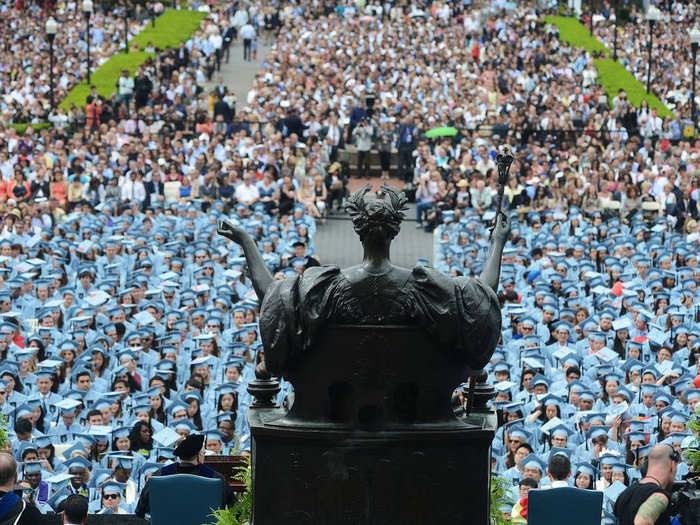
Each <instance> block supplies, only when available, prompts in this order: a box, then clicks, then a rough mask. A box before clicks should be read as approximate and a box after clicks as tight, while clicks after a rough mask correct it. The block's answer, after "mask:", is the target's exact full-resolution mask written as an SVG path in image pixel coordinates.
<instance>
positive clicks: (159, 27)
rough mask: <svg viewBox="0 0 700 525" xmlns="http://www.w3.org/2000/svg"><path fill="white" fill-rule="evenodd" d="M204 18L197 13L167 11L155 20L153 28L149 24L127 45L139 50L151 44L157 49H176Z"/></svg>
mask: <svg viewBox="0 0 700 525" xmlns="http://www.w3.org/2000/svg"><path fill="white" fill-rule="evenodd" d="M206 16H207V14H206V13H200V12H199V11H184V10H182V11H180V10H176V9H168V10H167V11H165V13H163V14H162V15H161V16H159V17H158V18H156V26H155V27H153V26H152V25H151V24H150V23H149V24H148V25H147V26H146V27H145V28H144V30H143V31H141V32H140V33H139V34H138V35H136V36H135V37H134V38H133V39H132V41H131V42H129V45H130V46H131V45H133V44H134V43H135V44H137V45H138V46H139V49H144V48H145V47H146V44H148V43H149V42H151V43H152V44H153V45H154V46H155V47H157V48H159V49H165V48H166V47H177V46H178V45H179V43H180V42H182V41H185V40H187V39H188V38H189V37H190V35H191V34H192V33H194V32H195V31H196V30H197V29H198V28H199V24H201V23H202V20H204V19H205V18H206Z"/></svg>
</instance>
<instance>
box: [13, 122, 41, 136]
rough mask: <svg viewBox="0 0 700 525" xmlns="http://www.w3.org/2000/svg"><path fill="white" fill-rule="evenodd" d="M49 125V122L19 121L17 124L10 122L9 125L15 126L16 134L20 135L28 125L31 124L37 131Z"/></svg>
mask: <svg viewBox="0 0 700 525" xmlns="http://www.w3.org/2000/svg"><path fill="white" fill-rule="evenodd" d="M50 125H51V123H50V122H37V123H36V124H26V123H24V122H19V123H17V124H10V127H12V128H15V130H17V134H18V135H22V134H23V133H24V132H25V131H26V130H27V128H28V127H29V126H31V127H32V129H33V130H34V131H39V130H42V129H44V128H48V127H49V126H50Z"/></svg>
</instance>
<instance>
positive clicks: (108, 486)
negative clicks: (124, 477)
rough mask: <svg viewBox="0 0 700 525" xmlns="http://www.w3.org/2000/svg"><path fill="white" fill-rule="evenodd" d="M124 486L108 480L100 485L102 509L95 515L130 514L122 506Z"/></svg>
mask: <svg viewBox="0 0 700 525" xmlns="http://www.w3.org/2000/svg"><path fill="white" fill-rule="evenodd" d="M125 486H126V485H125V484H124V483H119V482H118V481H115V480H113V479H108V480H107V481H105V482H104V483H102V485H101V488H102V508H101V509H100V510H99V511H97V514H108V513H111V514H130V512H129V511H128V510H127V509H126V508H125V507H124V506H123V505H122V500H123V497H122V492H123V491H124V488H125Z"/></svg>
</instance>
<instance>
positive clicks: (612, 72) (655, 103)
mask: <svg viewBox="0 0 700 525" xmlns="http://www.w3.org/2000/svg"><path fill="white" fill-rule="evenodd" d="M545 22H547V23H549V24H553V25H555V26H557V28H558V29H559V37H560V38H561V39H562V40H564V41H565V42H568V43H569V44H571V45H572V46H576V47H582V48H584V49H586V51H588V52H589V53H593V52H600V53H603V54H604V55H606V56H608V57H609V56H610V55H611V53H610V51H609V50H608V49H607V48H606V47H605V46H604V45H603V44H602V43H601V42H600V41H599V40H598V39H597V38H595V37H593V36H591V34H590V33H589V32H588V28H586V27H585V26H584V25H583V24H581V22H579V21H578V20H576V19H575V18H571V17H565V16H547V17H545ZM593 63H594V64H595V67H596V69H597V70H598V83H599V84H600V85H602V86H603V88H605V92H606V93H607V94H608V99H609V100H610V103H611V104H612V99H613V98H614V97H615V96H616V95H617V92H618V90H620V89H624V90H625V91H626V92H627V98H628V99H629V101H630V102H631V103H632V104H633V105H634V106H635V107H639V105H640V104H641V102H642V100H646V101H647V102H648V103H649V107H652V108H656V109H657V110H658V111H659V115H660V116H661V117H669V116H673V113H672V112H671V111H670V110H669V109H668V108H667V107H666V106H665V105H664V104H663V102H661V101H660V100H659V99H658V97H656V96H655V95H652V94H649V93H647V91H646V88H645V86H644V84H642V83H641V82H640V81H639V80H637V79H636V78H634V75H632V73H630V72H629V71H627V69H625V67H624V66H623V65H622V64H620V63H619V62H617V61H616V60H613V59H612V58H596V59H594V60H593Z"/></svg>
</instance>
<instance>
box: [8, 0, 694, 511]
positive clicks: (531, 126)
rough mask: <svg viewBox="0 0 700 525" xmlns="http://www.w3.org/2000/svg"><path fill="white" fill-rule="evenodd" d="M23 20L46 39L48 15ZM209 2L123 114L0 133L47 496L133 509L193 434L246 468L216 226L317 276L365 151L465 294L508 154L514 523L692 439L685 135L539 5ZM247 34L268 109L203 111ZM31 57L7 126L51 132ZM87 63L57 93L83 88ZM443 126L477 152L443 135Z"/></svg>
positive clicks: (504, 391)
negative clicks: (562, 486)
mask: <svg viewBox="0 0 700 525" xmlns="http://www.w3.org/2000/svg"><path fill="white" fill-rule="evenodd" d="M193 7H194V8H199V7H201V6H193ZM22 8H23V9H29V10H30V11H31V12H32V13H34V14H35V15H36V16H35V19H36V20H35V21H33V22H32V23H34V22H36V24H37V25H36V27H34V26H33V25H31V24H29V25H27V26H26V27H27V28H31V27H34V29H35V31H34V36H33V37H32V38H29V39H28V40H29V41H33V40H37V39H39V38H41V37H40V36H39V33H38V31H39V30H40V28H41V24H39V22H38V21H39V20H40V16H39V14H40V13H43V11H41V9H43V8H45V6H42V8H40V7H38V6H34V5H33V4H28V5H26V6H22ZM206 8H207V9H208V10H209V15H208V16H207V19H206V20H205V21H204V22H203V24H202V27H201V28H200V30H199V31H198V32H196V33H195V34H194V35H193V36H192V38H190V39H189V40H188V41H187V42H186V43H183V44H182V45H181V46H179V47H178V48H176V49H167V50H156V51H157V52H156V54H155V56H154V58H153V59H152V60H149V61H147V62H146V63H145V64H144V65H143V67H142V68H141V69H140V71H139V72H137V74H136V75H135V78H134V79H133V82H132V81H131V80H132V79H129V77H128V74H126V75H125V76H124V77H123V78H124V80H121V79H120V81H119V82H118V88H117V89H116V90H115V93H114V95H113V96H112V97H110V98H108V99H106V100H105V99H103V98H102V97H100V96H99V95H98V94H97V93H96V92H95V91H93V92H92V93H91V94H90V96H89V97H88V99H87V100H86V105H85V107H84V108H82V107H76V108H73V109H71V110H70V111H68V112H64V111H63V110H61V109H58V110H56V111H55V112H52V113H51V115H50V116H49V121H50V122H51V127H49V128H47V129H43V130H41V131H34V130H32V128H31V127H30V128H28V129H27V131H26V132H23V133H21V134H18V133H16V131H15V130H14V129H13V128H11V127H3V128H2V129H1V130H0V172H1V174H2V181H1V182H0V212H1V213H2V215H3V222H2V227H1V228H0V314H1V315H2V322H1V323H0V335H2V337H0V358H2V362H1V363H0V411H1V412H2V413H3V414H4V415H5V416H6V426H7V432H8V438H9V447H8V448H10V449H11V452H12V453H13V454H14V456H15V458H16V459H17V461H18V462H19V464H20V470H19V473H20V475H19V477H20V480H21V484H22V486H23V487H24V489H25V496H26V499H27V500H28V501H31V502H32V503H33V504H35V505H36V506H37V508H39V509H40V510H41V511H42V512H53V511H55V510H56V509H58V508H59V505H60V502H61V501H62V500H63V499H64V498H65V497H67V496H68V495H70V494H73V493H79V494H83V495H85V496H86V497H87V498H88V499H89V501H90V509H91V512H116V513H130V512H133V511H134V509H135V505H136V503H137V501H138V497H139V493H140V491H141V490H142V488H143V486H144V483H145V480H146V479H147V477H148V476H150V475H152V474H153V473H155V472H157V471H158V470H159V468H160V467H161V466H162V465H163V464H164V463H167V462H170V461H172V460H174V457H173V448H174V445H176V443H178V440H179V439H181V438H182V436H186V435H190V434H194V433H197V434H199V433H202V434H204V436H205V439H204V448H205V450H206V451H207V453H213V454H244V453H246V452H247V451H249V448H250V435H249V429H248V426H247V422H246V417H245V415H246V410H247V406H248V404H249V403H250V397H249V394H248V393H247V390H246V384H247V381H248V380H249V379H251V378H252V377H253V375H254V367H255V365H256V363H258V362H259V361H260V360H261V359H262V355H263V352H262V348H261V344H260V337H259V331H258V327H257V315H258V313H259V304H258V301H257V298H256V297H255V294H254V293H253V292H252V287H251V283H250V281H249V279H248V277H247V275H246V268H245V262H244V260H243V258H242V257H241V253H240V251H239V250H238V248H237V247H235V246H234V245H233V244H231V243H228V242H226V241H225V240H224V239H223V238H222V237H220V236H217V235H216V233H215V231H216V221H217V219H218V218H223V217H228V218H230V219H232V220H236V221H239V222H240V223H241V224H243V225H244V226H245V228H246V229H247V230H248V231H249V233H250V234H251V235H252V236H253V237H254V238H255V239H256V242H257V243H258V246H259V248H260V250H261V252H262V253H263V258H264V260H265V262H266V263H267V265H268V266H269V268H270V270H271V271H272V272H273V274H274V275H275V276H276V278H284V276H285V275H295V274H297V273H298V272H301V271H303V270H304V269H305V268H307V267H309V266H313V265H316V264H318V261H317V259H316V257H315V250H314V234H315V232H316V227H317V226H316V224H317V219H320V220H324V219H325V217H326V216H327V215H328V213H330V212H331V211H333V209H334V208H336V209H337V208H338V206H340V204H341V202H342V199H343V195H344V194H345V182H346V180H345V175H346V174H347V173H345V171H346V170H345V168H346V167H347V166H342V164H341V162H338V161H340V160H342V159H341V158H340V151H341V150H342V149H343V148H345V147H346V146H347V145H348V144H349V143H352V142H357V141H358V139H359V140H360V141H364V143H363V144H362V147H363V148H364V147H371V148H379V150H380V153H381V152H382V151H383V152H384V153H389V154H390V155H389V156H388V158H389V160H390V159H391V155H392V154H393V155H396V156H397V158H398V170H397V171H391V172H389V170H388V169H387V170H386V174H387V175H388V174H390V175H392V176H399V177H401V178H403V179H404V180H405V181H407V182H408V183H409V184H410V185H413V188H414V189H415V191H416V193H415V197H416V201H417V203H418V205H417V217H416V218H417V219H418V224H419V225H420V226H423V227H426V228H428V229H434V228H437V231H436V235H435V254H434V258H433V265H434V266H435V267H436V268H438V269H440V270H442V271H444V272H446V273H449V274H452V275H467V274H471V275H478V274H479V273H480V262H481V261H483V260H484V259H485V254H486V251H487V250H488V246H489V242H488V235H489V234H488V223H489V221H490V220H491V219H492V218H493V215H494V209H495V208H496V206H497V204H498V203H497V202H496V201H497V195H498V193H497V183H496V164H495V155H496V152H497V147H498V145H499V144H502V143H504V142H507V143H509V144H510V145H511V146H512V147H513V150H514V151H515V161H514V163H513V166H512V168H511V178H510V180H509V181H508V185H507V188H506V191H505V199H504V201H503V203H502V205H503V208H504V209H505V210H507V212H508V213H511V214H512V215H513V218H514V224H513V228H512V233H511V239H510V242H509V243H508V245H507V246H506V250H505V252H504V260H503V267H502V275H501V287H502V290H501V292H500V295H499V297H500V299H501V301H502V305H503V334H502V340H501V344H500V345H499V347H498V349H497V351H496V353H495V354H494V356H493V359H492V361H491V363H490V364H489V368H488V371H489V374H490V380H491V382H492V383H493V384H494V386H495V389H496V392H497V394H496V398H495V401H494V403H495V405H494V406H495V407H496V409H497V411H498V416H499V422H500V425H499V430H498V432H497V435H496V438H495V440H494V444H493V458H492V459H493V461H492V465H493V470H494V472H498V473H499V474H500V475H501V476H502V477H503V478H504V479H506V480H507V481H508V483H509V484H510V485H511V488H512V494H511V497H512V501H513V504H514V505H516V519H518V518H517V515H518V512H519V511H518V510H517V505H518V504H519V503H520V500H521V498H522V496H523V495H524V493H525V492H526V491H527V489H528V488H532V487H533V486H543V485H547V484H548V481H547V480H548V479H549V478H548V477H547V476H546V471H547V466H548V464H549V463H550V459H551V457H552V456H562V455H563V456H565V457H566V458H567V460H568V461H569V462H570V465H571V471H570V476H568V477H567V476H565V479H564V480H558V481H565V482H566V483H568V484H571V485H575V486H578V487H581V488H588V489H597V490H604V491H605V494H606V500H605V501H606V509H607V510H610V509H611V505H612V503H613V502H614V500H615V498H616V496H617V495H619V493H620V491H621V487H623V486H624V485H626V484H629V483H630V482H632V481H633V480H634V479H635V478H638V477H639V470H640V469H641V468H642V462H643V458H644V454H645V451H646V450H648V448H649V447H650V446H652V445H653V444H654V443H658V442H667V443H669V444H671V445H672V446H674V447H676V448H677V449H678V450H679V451H682V450H683V449H684V448H687V447H689V446H692V445H693V443H694V441H693V437H692V436H691V435H690V433H689V432H688V426H687V424H688V421H689V419H690V417H691V415H692V410H693V407H694V405H695V404H696V403H697V402H698V400H699V399H700V391H698V390H696V389H695V385H694V379H695V376H696V375H697V374H698V370H697V363H696V355H697V353H698V322H699V321H700V319H699V317H698V315H699V314H698V299H697V282H698V279H699V278H700V269H698V240H699V234H698V231H699V230H698V224H697V221H696V219H697V201H698V194H699V192H700V183H699V182H698V174H697V173H698V171H697V170H700V151H698V147H697V144H695V143H693V142H692V141H690V140H684V139H683V133H682V130H683V129H684V128H683V127H681V124H678V123H676V124H674V121H667V122H665V123H663V124H664V125H666V126H667V127H668V129H669V133H663V132H656V128H654V127H653V126H652V127H650V126H649V124H647V123H648V122H649V118H647V119H646V120H644V119H643V118H642V119H638V118H637V117H638V110H637V109H635V108H632V107H631V106H630V105H629V104H628V103H626V97H625V94H624V93H619V94H618V95H617V96H616V97H615V99H614V100H608V98H607V95H606V93H605V90H604V89H603V88H602V87H601V86H600V85H599V84H598V83H597V82H596V76H597V73H596V70H595V68H594V66H593V61H592V57H591V56H589V55H588V54H587V53H586V52H585V51H582V50H576V49H573V48H571V47H569V46H568V45H566V44H565V43H563V42H561V41H560V40H559V39H558V38H557V33H556V30H555V29H554V28H553V27H551V26H547V25H546V24H544V23H543V22H542V21H541V18H540V15H541V14H542V13H539V12H538V11H536V9H535V6H534V5H533V4H532V3H529V2H522V3H520V4H518V5H516V6H511V7H510V8H509V9H510V10H507V11H502V10H500V9H499V10H491V9H489V8H488V7H481V6H474V7H470V6H469V5H468V4H462V3H435V4H425V5H424V4H414V5H406V6H401V5H399V4H394V3H386V4H380V3H378V2H367V3H364V2H358V3H355V2H339V3H333V4H330V3H328V2H326V3H324V4H319V3H308V4H307V3H305V2H295V3H289V4H287V3H283V4H279V5H278V4H275V3H273V4H271V5H270V6H267V5H265V6H263V5H257V4H244V3H240V4H234V5H231V6H225V7H217V6H216V5H212V6H207V7H206ZM56 9H57V11H55V13H54V16H56V17H57V20H58V21H59V22H61V23H64V24H70V22H69V21H68V20H71V19H72V20H74V21H76V20H78V15H77V14H76V9H77V7H76V6H75V5H73V4H68V5H66V6H61V5H58V6H56ZM5 10H6V12H11V13H13V14H12V16H13V17H15V18H16V19H13V20H15V22H13V23H15V25H16V23H17V20H21V19H22V18H21V17H22V16H25V17H26V16H28V15H27V13H24V14H17V13H16V9H15V7H13V8H10V7H8V6H6V7H5ZM61 10H63V11H61ZM65 13H72V15H71V16H72V18H71V16H68V15H66V18H65V20H63V19H61V18H60V17H61V16H64V15H65ZM105 17H107V18H108V16H107V15H105ZM107 18H106V19H105V23H107V22H108V20H107ZM249 23H250V25H252V26H253V29H255V30H256V34H262V33H263V32H265V33H266V37H268V38H271V37H272V35H273V34H274V33H275V32H276V31H277V29H278V26H279V25H281V26H282V27H281V29H280V30H279V35H278V37H277V41H276V44H275V46H274V47H273V49H272V51H271V52H270V54H269V55H268V56H267V57H266V58H265V60H264V61H263V63H262V65H261V67H260V71H259V72H258V74H257V76H256V78H255V80H254V83H253V86H252V89H251V90H250V92H249V94H248V96H247V98H246V99H245V100H241V101H236V99H235V97H234V96H233V95H232V94H230V93H229V91H228V89H227V87H226V86H225V83H224V82H223V79H217V81H216V82H215V84H216V85H215V87H214V88H213V89H211V90H208V89H205V87H204V86H205V84H206V82H207V79H208V78H213V75H214V73H215V69H216V67H217V60H219V59H221V58H222V54H221V51H223V50H224V47H225V46H226V45H227V42H228V41H229V40H230V41H231V42H233V41H234V39H235V36H236V33H237V32H239V30H241V29H242V28H243V27H244V26H245V25H247V24H249ZM76 24H77V22H76ZM74 25H75V24H74ZM96 27H101V26H100V25H99V24H98V25H97V26H96ZM134 27H136V26H134ZM232 28H233V30H232ZM76 31H78V29H75V30H71V31H68V30H66V34H67V35H72V34H74V33H75V32H76ZM245 34H246V35H248V34H249V31H246V32H245ZM74 36H75V35H74ZM57 38H59V37H57ZM76 38H77V37H76ZM456 41H460V42H467V43H468V45H466V46H454V45H451V43H452V42H456ZM18 46H19V44H17V45H14V47H13V46H10V48H9V49H10V50H11V51H13V52H10V53H8V52H7V51H3V53H5V54H6V55H7V56H5V55H2V56H0V62H1V64H2V65H3V69H2V71H3V72H5V73H6V75H5V76H3V77H2V79H0V88H2V94H3V95H4V96H5V97H6V98H5V99H3V101H0V104H2V106H0V108H1V109H2V110H3V117H4V119H5V120H8V119H11V118H14V116H15V115H16V114H17V113H18V112H19V113H22V112H25V113H27V112H28V114H29V113H30V114H31V115H29V116H30V117H33V118H39V115H42V114H43V113H42V111H45V108H43V104H44V102H45V100H44V99H43V98H42V97H45V96H46V92H45V90H43V86H44V84H45V79H42V78H40V75H39V74H37V72H38V70H39V68H37V72H35V71H34V70H33V69H32V67H31V64H29V63H27V64H24V67H23V69H22V71H23V73H22V75H28V76H27V77H26V78H29V79H31V82H28V81H26V80H24V81H22V82H21V83H20V84H21V86H23V87H21V89H20V92H21V93H22V94H23V96H29V95H28V93H29V92H31V91H32V89H31V86H32V85H34V84H32V83H35V85H37V86H42V89H41V90H39V92H36V91H35V92H34V94H33V95H32V96H34V97H37V100H38V103H39V106H41V107H42V109H41V110H39V109H37V110H36V111H34V110H33V109H32V108H33V107H34V106H35V105H36V104H34V102H31V101H30V100H29V99H27V100H25V101H24V102H17V98H16V97H12V100H9V101H8V99H7V95H8V93H10V92H12V91H13V90H15V91H16V90H17V89H19V88H18V86H19V85H20V84H17V83H16V82H15V80H16V79H18V78H20V77H21V75H20V77H18V76H17V74H12V73H8V68H7V67H5V66H6V65H7V64H10V63H11V61H13V60H15V59H17V58H19V55H21V53H19V51H21V50H22V49H25V48H24V44H22V45H21V46H19V47H18ZM57 47H61V46H57ZM63 47H65V49H66V50H68V49H69V48H70V46H68V45H65V46H63ZM73 47H75V48H76V49H80V48H81V46H80V45H77V46H73ZM27 49H28V48H27ZM78 53H79V55H80V53H81V51H78ZM8 57H9V58H8ZM64 58H65V57H64ZM42 60H43V59H42ZM75 60H83V59H82V55H80V56H78V57H77V58H75ZM68 62H69V60H68V59H62V60H59V61H58V63H59V66H58V67H59V68H64V67H65V71H64V70H63V69H61V71H64V72H63V73H62V74H61V78H62V77H65V76H66V75H69V74H76V75H79V74H80V71H82V69H81V68H78V69H80V71H78V70H77V69H76V68H75V67H71V66H70V64H69V63H68ZM13 67H15V66H12V67H10V69H12V68H13ZM15 69H16V67H15ZM41 74H44V73H43V71H42V73H41ZM44 76H45V74H44ZM77 78H78V77H76V79H77ZM8 79H9V81H10V83H9V84H8ZM13 82H14V83H13ZM72 82H73V81H69V80H66V82H63V80H61V86H63V87H62V88H61V89H67V88H68V87H69V86H70V84H71V83H72ZM39 93H40V94H41V95H39ZM39 99H41V100H39ZM30 102H31V103H30ZM631 115H634V116H635V118H634V119H633V118H631ZM649 115H651V117H653V118H656V115H655V114H652V113H651V112H649ZM651 117H650V118H651ZM653 123H654V125H656V121H653ZM443 125H451V126H452V125H453V126H455V128H456V129H457V131H458V134H457V136H456V137H454V138H446V139H438V140H437V141H430V140H427V139H425V137H424V133H425V131H427V130H428V129H431V128H434V127H439V126H443ZM364 128H369V129H370V130H371V131H370V132H367V133H365V132H363V133H356V132H355V131H356V130H357V129H364ZM676 129H679V130H681V133H679V134H678V133H676V134H673V133H671V132H670V131H671V130H676ZM356 145H357V144H356ZM382 148H383V149H382ZM358 149H359V147H358ZM385 158H386V157H385ZM408 188H409V189H410V188H411V186H408ZM290 388H291V387H290V385H288V384H286V383H283V389H282V392H281V393H280V395H279V398H278V401H279V402H280V403H281V404H283V405H284V404H285V403H287V404H288V403H289V399H288V397H287V394H288V393H289V392H290ZM687 471H688V468H687V466H685V467H684V468H681V469H679V473H678V475H679V477H680V476H681V475H683V474H685V473H687ZM507 510H508V512H509V513H510V512H512V508H508V509H507ZM521 517H522V516H521Z"/></svg>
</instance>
